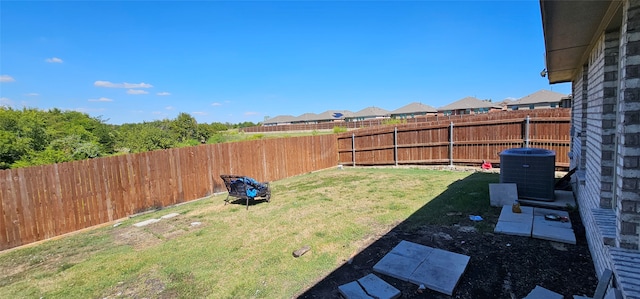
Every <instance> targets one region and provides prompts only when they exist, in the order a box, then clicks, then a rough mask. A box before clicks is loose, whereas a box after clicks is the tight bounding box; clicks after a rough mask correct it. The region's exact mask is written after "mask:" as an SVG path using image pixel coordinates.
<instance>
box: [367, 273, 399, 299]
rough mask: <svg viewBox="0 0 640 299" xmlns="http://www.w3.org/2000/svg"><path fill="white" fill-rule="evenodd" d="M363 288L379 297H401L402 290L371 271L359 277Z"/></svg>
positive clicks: (381, 298)
mask: <svg viewBox="0 0 640 299" xmlns="http://www.w3.org/2000/svg"><path fill="white" fill-rule="evenodd" d="M358 282H359V283H360V285H361V286H362V288H363V289H364V290H365V291H366V292H367V294H370V295H371V296H373V297H375V298H379V299H395V298H398V297H400V290H398V289H396V288H394V287H393V286H392V285H390V284H388V283H387V282H386V281H384V280H382V279H381V278H380V277H378V276H376V275H375V274H373V273H371V274H369V275H367V276H365V277H363V278H360V279H358Z"/></svg>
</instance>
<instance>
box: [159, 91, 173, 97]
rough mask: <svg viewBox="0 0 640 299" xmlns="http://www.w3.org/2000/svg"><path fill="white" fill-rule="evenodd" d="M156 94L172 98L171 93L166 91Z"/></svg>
mask: <svg viewBox="0 0 640 299" xmlns="http://www.w3.org/2000/svg"><path fill="white" fill-rule="evenodd" d="M156 94H157V95H159V96H170V95H171V93H169V92H166V91H163V92H159V93H156Z"/></svg>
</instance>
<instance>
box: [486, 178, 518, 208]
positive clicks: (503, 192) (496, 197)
mask: <svg viewBox="0 0 640 299" xmlns="http://www.w3.org/2000/svg"><path fill="white" fill-rule="evenodd" d="M516 200H518V186H517V185H516V184H513V183H505V184H489V202H490V203H491V206H492V207H502V206H505V205H511V204H513V202H514V201H516Z"/></svg>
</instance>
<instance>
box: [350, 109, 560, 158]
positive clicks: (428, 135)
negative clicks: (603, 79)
mask: <svg viewBox="0 0 640 299" xmlns="http://www.w3.org/2000/svg"><path fill="white" fill-rule="evenodd" d="M570 126H571V118H570V117H569V116H565V117H541V118H532V117H528V116H526V117H525V118H524V119H523V118H520V119H503V120H491V121H479V122H458V123H454V122H449V123H440V124H435V125H433V124H422V125H420V124H417V125H416V124H411V125H404V126H397V127H381V128H374V129H368V130H358V131H355V132H354V133H350V132H349V133H342V134H339V135H338V163H339V164H342V165H354V166H355V165H399V164H450V165H453V164H465V165H478V166H479V165H480V164H481V163H482V161H483V160H486V161H489V162H491V163H499V162H500V157H499V155H498V154H499V153H500V152H501V151H503V150H505V149H509V148H514V147H538V148H545V149H550V150H553V151H555V153H556V166H557V167H569V157H568V152H569V145H570V136H569V131H570Z"/></svg>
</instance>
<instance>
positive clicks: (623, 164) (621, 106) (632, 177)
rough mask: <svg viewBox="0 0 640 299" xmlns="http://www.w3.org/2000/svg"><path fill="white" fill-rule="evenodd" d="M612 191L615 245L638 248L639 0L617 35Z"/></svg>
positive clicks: (627, 8) (632, 0)
mask: <svg viewBox="0 0 640 299" xmlns="http://www.w3.org/2000/svg"><path fill="white" fill-rule="evenodd" d="M618 120H619V123H621V124H622V126H618V128H617V133H618V136H619V137H618V143H617V153H618V155H617V159H616V169H615V171H616V172H615V175H616V181H615V185H616V186H615V193H616V199H617V200H616V204H617V213H618V221H617V224H618V228H617V236H616V245H617V246H619V247H622V248H628V249H635V250H638V249H640V237H639V235H638V234H639V233H640V227H639V226H640V167H639V164H640V0H629V1H625V3H624V8H623V16H622V29H621V36H620V93H619V97H618Z"/></svg>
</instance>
